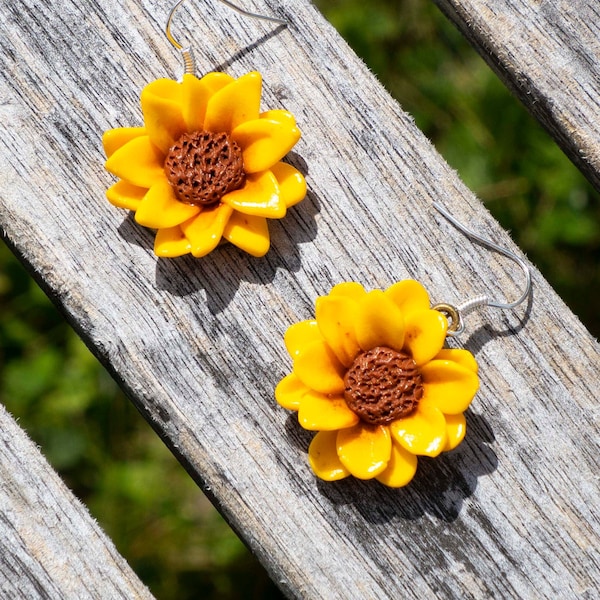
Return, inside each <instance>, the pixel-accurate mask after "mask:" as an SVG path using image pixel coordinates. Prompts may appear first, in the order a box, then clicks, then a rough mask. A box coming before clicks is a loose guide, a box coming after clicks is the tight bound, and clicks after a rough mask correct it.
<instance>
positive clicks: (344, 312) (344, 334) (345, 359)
mask: <svg viewBox="0 0 600 600" xmlns="http://www.w3.org/2000/svg"><path fill="white" fill-rule="evenodd" d="M357 309H358V303H357V302H356V301H355V300H352V298H348V297H347V296H331V295H330V296H321V297H320V298H317V301H316V309H315V316H316V318H317V323H318V325H319V329H320V331H321V334H322V335H323V337H324V338H325V341H326V342H327V344H328V345H329V347H330V348H331V349H332V350H333V352H334V353H335V355H336V356H337V358H338V360H339V361H340V362H341V363H342V364H343V365H344V366H345V367H350V366H352V363H353V362H354V359H355V358H356V355H357V354H358V353H359V352H360V346H359V345H358V342H357V340H356V333H355V331H354V324H355V322H356V320H357Z"/></svg>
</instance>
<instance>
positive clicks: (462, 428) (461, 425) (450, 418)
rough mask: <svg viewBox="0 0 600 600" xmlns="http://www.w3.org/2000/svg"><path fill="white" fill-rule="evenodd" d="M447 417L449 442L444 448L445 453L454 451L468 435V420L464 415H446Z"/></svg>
mask: <svg viewBox="0 0 600 600" xmlns="http://www.w3.org/2000/svg"><path fill="white" fill-rule="evenodd" d="M445 417H446V434H447V435H448V440H447V441H446V445H445V446H444V452H447V451H448V450H454V448H456V446H458V445H459V444H460V443H461V442H462V441H463V439H464V437H465V434H466V433H467V420H466V419H465V415H463V414H462V413H461V414H459V415H445Z"/></svg>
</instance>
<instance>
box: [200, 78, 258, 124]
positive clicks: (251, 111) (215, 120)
mask: <svg viewBox="0 0 600 600" xmlns="http://www.w3.org/2000/svg"><path fill="white" fill-rule="evenodd" d="M261 89H262V77H261V75H260V73H257V72H252V73H248V74H247V75H244V76H242V77H240V78H239V79H236V80H234V81H232V82H231V83H230V84H228V85H226V86H225V87H223V88H222V89H220V90H219V91H218V92H216V93H215V94H214V95H213V96H212V97H211V98H210V100H209V101H208V106H207V107H206V116H205V119H204V129H205V130H206V131H212V132H213V133H220V132H222V131H224V132H226V133H231V132H232V131H233V130H234V129H235V128H236V127H237V126H238V125H241V124H242V123H245V122H246V121H252V120H254V119H258V116H259V109H260V94H261Z"/></svg>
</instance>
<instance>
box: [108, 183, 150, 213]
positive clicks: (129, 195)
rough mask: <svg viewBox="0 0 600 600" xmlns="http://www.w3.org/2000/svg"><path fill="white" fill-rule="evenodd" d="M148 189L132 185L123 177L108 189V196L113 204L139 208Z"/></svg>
mask: <svg viewBox="0 0 600 600" xmlns="http://www.w3.org/2000/svg"><path fill="white" fill-rule="evenodd" d="M147 191H148V190H147V189H146V188H141V187H138V186H137V185H132V184H131V183H128V182H127V181H124V180H123V179H121V180H120V181H117V183H115V184H114V185H112V186H111V187H109V188H108V189H107V190H106V197H107V198H108V201H109V202H110V203H111V204H112V205H113V206H118V207H119V208H126V209H127V210H137V209H138V207H139V205H140V202H141V201H142V198H143V197H144V196H145V195H146V192H147Z"/></svg>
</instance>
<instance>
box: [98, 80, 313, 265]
mask: <svg viewBox="0 0 600 600" xmlns="http://www.w3.org/2000/svg"><path fill="white" fill-rule="evenodd" d="M261 88H262V77H261V75H260V73H256V72H253V73H248V74H247V75H244V76H242V77H240V78H239V79H234V78H232V77H230V76H229V75H226V74H224V73H209V74H208V75H205V76H204V77H202V79H198V78H197V77H194V76H193V75H185V76H184V77H183V80H182V82H181V83H178V82H176V81H172V80H170V79H158V80H156V81H154V82H152V83H150V84H148V85H147V86H146V87H145V88H144V90H143V91H142V94H141V105H142V113H143V115H144V126H143V127H122V128H117V129H111V130H110V131H107V132H106V133H105V134H104V136H103V138H102V141H103V145H104V150H105V152H106V155H107V157H108V160H107V161H106V169H107V170H108V171H109V172H110V173H112V174H113V175H116V176H117V177H118V178H119V181H118V182H117V183H116V184H114V185H113V186H112V187H110V188H109V189H108V191H107V197H108V200H109V201H110V202H111V203H112V204H114V205H115V206H118V207H120V208H126V209H129V210H132V211H134V213H135V220H136V221H137V222H138V223H139V224H140V225H143V226H145V227H149V228H151V229H155V230H157V233H156V240H155V245H154V251H155V253H156V254H157V255H158V256H161V257H175V256H181V255H183V254H188V253H191V254H192V255H193V256H196V257H201V256H205V255H206V254H208V253H209V252H211V251H212V250H213V249H214V248H215V247H216V246H217V245H218V244H219V242H220V241H221V240H222V239H225V240H227V241H229V242H231V243H232V244H234V245H236V246H238V247H239V248H241V249H242V250H244V251H246V252H248V253H250V254H252V255H254V256H263V255H264V254H265V253H266V252H267V250H268V249H269V245H270V239H269V230H268V226H267V219H280V218H282V217H283V216H285V214H286V211H287V209H288V208H289V207H290V206H293V205H294V204H296V203H298V202H300V201H301V200H302V199H303V198H304V196H305V195H306V182H305V180H304V177H303V176H302V174H301V173H300V172H299V171H297V170H296V169H295V168H294V167H292V166H291V165H289V164H286V163H284V162H281V159H282V158H283V157H284V156H285V155H286V154H287V153H288V152H289V151H290V149H291V148H292V147H293V146H294V144H295V143H296V142H297V141H298V140H299V139H300V131H299V130H298V128H297V127H296V122H295V120H294V117H293V115H292V114H291V113H289V112H287V111H285V110H270V111H267V112H262V113H261V112H260V97H261Z"/></svg>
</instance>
